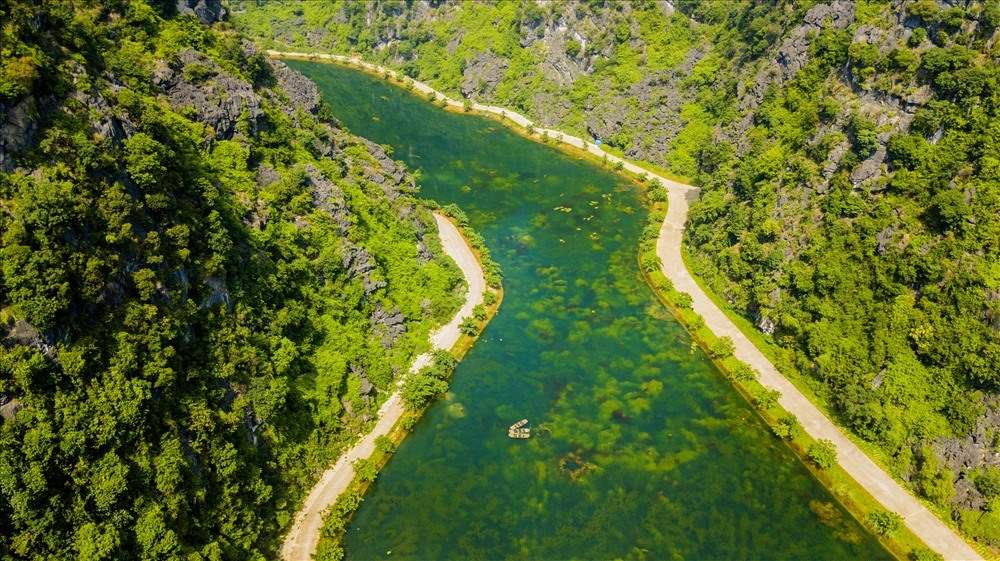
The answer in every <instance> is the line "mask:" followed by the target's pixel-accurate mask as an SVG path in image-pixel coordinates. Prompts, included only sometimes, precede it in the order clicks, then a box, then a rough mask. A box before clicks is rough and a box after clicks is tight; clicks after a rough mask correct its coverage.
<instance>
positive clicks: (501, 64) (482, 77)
mask: <svg viewBox="0 0 1000 561" xmlns="http://www.w3.org/2000/svg"><path fill="white" fill-rule="evenodd" d="M508 66H510V61H508V60H507V59H505V58H501V57H500V56H498V55H495V54H493V53H492V52H490V51H484V52H482V53H479V54H478V55H476V56H475V58H473V59H472V60H471V61H469V63H468V64H467V65H466V66H465V71H464V72H462V83H461V86H460V89H461V91H462V95H464V96H465V97H468V98H472V99H481V98H486V99H489V98H491V97H492V96H493V93H494V92H495V91H496V88H497V84H499V83H500V80H502V79H503V76H504V74H505V73H506V72H507V67H508Z"/></svg>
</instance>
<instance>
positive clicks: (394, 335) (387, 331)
mask: <svg viewBox="0 0 1000 561" xmlns="http://www.w3.org/2000/svg"><path fill="white" fill-rule="evenodd" d="M368 321H369V322H370V323H371V325H372V329H373V331H374V332H375V333H376V334H380V335H381V342H382V347H384V348H386V349H388V348H390V347H392V345H393V344H394V343H395V342H396V340H397V339H399V338H400V337H402V336H403V335H404V334H406V318H405V317H403V314H402V312H400V311H399V308H395V309H394V310H393V311H392V312H386V311H385V309H383V308H382V305H381V304H379V305H377V306H375V311H373V312H372V315H371V316H370V317H369V318H368Z"/></svg>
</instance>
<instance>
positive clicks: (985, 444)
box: [932, 397, 1000, 510]
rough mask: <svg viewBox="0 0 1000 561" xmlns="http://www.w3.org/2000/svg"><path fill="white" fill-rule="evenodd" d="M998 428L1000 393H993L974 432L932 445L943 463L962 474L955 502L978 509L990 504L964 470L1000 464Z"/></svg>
mask: <svg viewBox="0 0 1000 561" xmlns="http://www.w3.org/2000/svg"><path fill="white" fill-rule="evenodd" d="M998 430H1000V397H993V398H990V399H989V400H988V402H987V403H986V409H985V411H984V412H983V414H982V415H980V416H979V419H978V420H977V421H976V428H975V429H974V430H973V431H972V432H971V433H970V434H968V435H966V436H964V437H961V438H958V437H953V438H943V439H940V440H938V441H937V442H935V443H934V445H933V446H932V449H933V452H934V453H935V454H936V455H937V456H938V458H939V459H940V460H941V464H942V467H943V468H946V469H949V470H951V472H952V473H954V474H956V475H957V476H958V479H957V480H956V481H955V496H954V498H953V499H952V503H953V504H954V505H956V506H959V507H962V508H968V509H974V510H978V509H981V508H983V507H984V506H985V505H986V498H985V497H983V495H982V493H980V492H979V490H978V489H976V486H975V485H974V484H973V482H972V481H971V480H970V479H969V478H968V477H965V475H964V474H967V473H968V472H970V471H973V470H977V469H982V468H987V467H1000V449H998V447H997V438H996V435H997V431H998Z"/></svg>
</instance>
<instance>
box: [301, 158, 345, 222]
mask: <svg viewBox="0 0 1000 561" xmlns="http://www.w3.org/2000/svg"><path fill="white" fill-rule="evenodd" d="M305 171H306V181H307V182H308V184H309V188H310V190H311V191H312V199H313V205H314V206H315V207H316V208H318V209H320V210H323V211H325V212H326V213H327V214H329V215H330V216H331V217H332V218H333V220H334V222H336V223H337V227H338V228H339V229H340V233H341V234H342V235H347V231H348V230H349V229H350V227H351V211H350V210H348V208H347V202H346V200H345V199H344V192H343V191H341V190H340V188H339V187H337V186H336V185H334V183H333V182H332V181H330V180H329V179H327V177H326V176H325V175H323V172H321V171H320V170H318V169H317V168H316V167H315V166H313V165H311V164H309V165H307V166H305Z"/></svg>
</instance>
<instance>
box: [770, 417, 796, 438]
mask: <svg viewBox="0 0 1000 561" xmlns="http://www.w3.org/2000/svg"><path fill="white" fill-rule="evenodd" d="M800 428H801V427H799V420H798V419H796V418H795V417H794V416H793V415H785V416H784V417H782V418H780V419H778V422H777V423H775V424H774V427H772V429H771V430H772V431H774V435H775V436H777V437H778V438H780V439H782V440H792V439H793V438H795V435H796V434H798V432H799V429H800Z"/></svg>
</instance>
